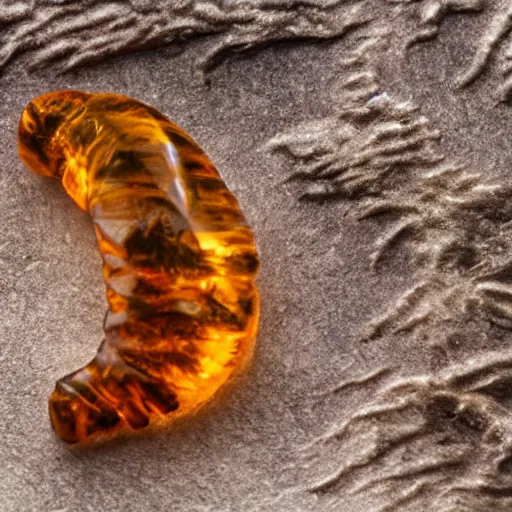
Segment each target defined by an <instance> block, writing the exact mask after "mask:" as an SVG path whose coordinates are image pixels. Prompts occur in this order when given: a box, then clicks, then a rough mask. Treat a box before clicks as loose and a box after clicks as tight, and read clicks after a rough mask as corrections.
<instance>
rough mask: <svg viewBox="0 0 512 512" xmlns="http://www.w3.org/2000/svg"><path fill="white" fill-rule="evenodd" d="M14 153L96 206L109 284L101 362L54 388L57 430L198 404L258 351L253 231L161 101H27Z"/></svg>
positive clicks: (75, 434) (70, 434)
mask: <svg viewBox="0 0 512 512" xmlns="http://www.w3.org/2000/svg"><path fill="white" fill-rule="evenodd" d="M19 153H20V157H21V159H22V160H23V161H24V162H25V164H26V165H27V166H28V167H29V168H30V169H31V170H33V171H34V172H36V173H38V174H41V175H44V176H51V177H54V178H58V179H59V180H61V181H62V184H63V186H64V188H65V190H66V191H67V193H68V194H69V195H70V196H71V197H72V198H73V199H74V201H75V202H76V203H77V204H78V205H79V206H80V207H81V208H82V209H84V210H86V211H88V212H89V213H90V215H91V217H92V220H93V222H94V227H95V230H96V235H97V239H98V245H99V249H100V252H101V255H102V258H103V274H104V278H105V283H106V286H107V300H108V305H109V308H108V311H107V314H106V316H105V322H104V330H105V339H104V341H103V342H102V344H101V346H100V348H99V350H98V353H97V355H96V357H95V358H94V359H93V360H92V361H91V362H90V363H89V364H87V365H86V366H84V367H83V368H81V369H80V370H78V371H76V372H74V373H72V374H70V375H68V376H66V377H64V378H62V379H61V380H59V381H58V382H57V384H56V387H55V391H54V392H53V394H52V395H51V397H50V416H51V422H52V425H53V428H54V429H55V431H56V433H57V435H58V436H59V437H60V438H62V439H63V440H65V441H67V442H69V443H76V442H80V441H83V440H85V439H87V438H89V436H94V435H97V434H101V433H109V432H115V431H117V430H120V429H121V428H123V427H131V428H132V429H140V428H142V427H145V426H146V425H148V424H149V423H150V422H151V421H153V420H155V419H157V418H164V417H165V418H166V417H168V416H175V415H177V414H186V413H190V412H191V411H193V410H194V409H196V408H197V407H199V406H200V405H201V404H203V403H204V402H205V401H206V400H208V399H209V398H210V397H211V396H212V395H213V394H214V393H215V392H216V391H217V390H218V389H219V387H220V386H221V385H222V384H223V383H224V382H225V381H226V380H227V379H228V378H229V377H230V376H231V375H232V373H233V372H234V371H235V370H237V369H240V368H242V367H243V366H244V365H245V363H246V362H247V361H248V360H249V358H250V355H251V353H252V350H253V345H254V341H255V336H256V331H257V324H258V313H259V303H258V292H257V289H256V285H255V282H254V279H255V276H256V273H257V269H258V255H257V252H256V248H255V245H254V239H253V234H252V232H251V230H250V229H249V227H248V226H247V225H246V222H245V219H244V217H243V215H242V213H241V211H240V208H239V206H238V202H237V200H236V199H235V197H234V196H233V195H232V194H231V192H230V191H229V190H228V189H227V187H226V185H225V184H224V182H223V181H222V179H221V178H220V176H219V174H218V172H217V171H216V169H215V167H214V166H213V165H212V163H211V162H210V160H209V159H208V157H207V156H206V155H205V153H204V152H203V151H202V150H201V148H200V147H199V146H198V145H197V144H196V143H195V142H194V141H193V140H192V138H191V137H190V136H189V135H188V134H187V133H185V132H184V131H183V130H182V129H181V128H179V127H178V126H177V125H175V124H174V123H172V122H171V121H169V120H168V119H167V118H166V117H164V116H163V115H162V114H160V113H159V112H158V111H156V110H155V109H153V108H151V107H149V106H147V105H145V104H142V103H140V102H138V101H136V100H134V99H131V98H128V97H125V96H121V95H114V94H89V93H84V92H80V91H58V92H52V93H48V94H45V95H43V96H40V97H37V98H35V99H34V100H33V101H31V102H30V104H29V105H28V106H27V107H26V108H25V110H24V111H23V114H22V116H21V119H20V124H19ZM171 413H173V414H172V415H171Z"/></svg>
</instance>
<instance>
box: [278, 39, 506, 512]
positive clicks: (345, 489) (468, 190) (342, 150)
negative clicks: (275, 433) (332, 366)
mask: <svg viewBox="0 0 512 512" xmlns="http://www.w3.org/2000/svg"><path fill="white" fill-rule="evenodd" d="M384 39H385V38H384ZM383 44H384V43H383V40H382V37H380V36H375V37H371V36H367V35H362V36H361V38H360V40H359V41H358V42H357V45H356V49H355V50H354V51H353V53H352V54H345V57H344V60H343V61H342V62H341V63H340V77H343V78H341V79H340V82H339V83H338V84H336V86H335V91H334V99H333V103H334V105H335V106H334V112H333V113H332V115H330V116H329V117H326V118H324V119H320V120H317V121H314V122H312V123H307V124H306V125H303V126H300V127H296V128H295V129H294V130H292V131H291V133H287V134H283V135H279V136H277V137H275V138H274V139H273V140H271V141H270V142H269V144H268V147H269V148H270V149H272V150H274V151H278V152H282V153H284V154H285V155H287V156H288V161H289V162H290V165H291V172H290V173H289V176H288V179H287V180H286V181H287V182H288V186H290V187H293V186H294V184H295V185H296V189H297V194H298V195H299V196H300V197H301V198H302V199H303V200H305V201H308V202H311V201H313V202H317V201H320V202H325V201H349V202H351V203H353V204H354V207H353V208H352V212H353V214H354V215H355V216H357V218H358V219H360V220H361V221H362V222H371V221H372V220H373V221H374V222H379V223H380V225H381V226H383V234H382V235H381V236H380V237H379V238H378V239H377V240H375V243H374V250H373V253H372V256H371V261H370V262H369V267H370V268H372V269H373V270H374V271H378V270H379V269H380V268H381V267H382V265H384V264H385V262H386V261H387V260H389V259H392V258H393V257H394V256H395V255H397V254H398V253H400V254H402V255H403V254H404V253H405V254H406V257H408V259H409V261H410V263H411V265H412V267H413V268H414V269H415V272H414V279H413V283H412V285H411V286H410V288H409V289H408V290H405V291H404V293H403V294H402V296H401V297H398V298H397V300H396V302H395V303H394V304H392V305H391V307H389V308H388V309H387V311H383V312H382V314H380V315H379V316H377V317H376V318H375V319H374V320H373V321H371V322H370V324H369V325H367V326H366V327H365V328H363V329H362V334H361V340H362V341H365V342H367V343H371V342H372V340H374V339H377V338H380V339H381V340H387V343H388V344H389V345H390V346H394V345H393V339H394V338H395V337H397V336H402V337H403V336H407V341H406V343H407V346H408V350H414V349H415V344H416V345H417V346H418V348H419V347H420V345H424V344H425V340H426V342H427V343H429V344H430V345H431V346H432V347H433V348H434V347H438V348H439V347H443V346H446V345H449V343H450V337H451V336H458V335H459V334H458V329H460V326H461V325H471V327H469V328H468V329H469V335H468V336H469V337H470V339H471V336H473V337H474V339H475V340H476V339H478V337H479V336H482V335H483V336H488V335H489V333H490V332H491V331H492V329H497V330H501V329H511V328H512V259H511V254H512V205H511V204H510V199H509V198H510V196H511V193H512V188H511V186H509V185H507V184H504V183H502V182H499V181H493V180H492V179H487V178H486V177H485V173H483V172H479V170H473V169H471V167H470V165H468V164H467V163H465V162H462V161H461V162H458V161H456V160H453V159H448V158H445V157H444V156H443V154H442V153H441V148H440V143H439V140H438V139H439V133H438V132H437V131H436V130H435V129H434V128H433V127H432V126H431V124H430V122H429V121H428V119H426V118H425V117H424V116H422V115H421V113H420V112H419V111H418V109H417V108H416V107H415V106H414V104H413V103H412V102H409V101H406V102H403V101H400V100H398V99H395V98H393V97H392V95H391V94H390V93H386V92H383V91H382V90H381V89H380V86H379V82H378V77H377V76H376V74H375V72H374V71H373V69H372V62H375V52H379V51H381V48H382V45H383ZM491 325H494V327H492V328H491ZM504 332H506V331H504ZM364 350H365V346H364V345H363V346H361V351H364ZM476 351H478V349H476V348H475V352H476ZM470 352H471V350H470ZM510 357H511V355H510V353H509V352H508V351H503V352H502V353H494V354H490V353H488V352H487V353H485V352H484V353H483V354H482V355H481V356H480V359H478V360H467V361H466V362H465V363H463V364H460V363H457V364H452V365H451V366H447V367H446V368H445V369H444V370H443V371H439V370H436V373H434V374H432V373H431V372H430V369H428V368H427V369H424V371H421V373H420V375H419V376H407V377H400V376H399V374H398V371H391V370H390V369H389V368H383V369H377V370H375V369H373V370H370V371H369V373H368V375H362V376H361V375H359V376H358V377H353V378H351V379H349V381H348V382H349V383H350V386H348V387H349V388H350V391H351V392H352V391H353V389H354V386H356V387H360V388H361V389H363V390H365V391H366V392H367V395H366V396H367V397H369V398H367V402H366V403H365V404H364V405H363V406H360V407H359V408H356V409H355V410H352V411H350V408H349V409H346V408H345V409H344V410H343V411H342V412H340V424H336V425H335V426H334V427H333V429H332V431H331V432H328V433H327V434H325V435H321V436H320V437H319V438H318V439H316V440H314V441H313V442H312V443H311V444H310V445H308V446H306V447H305V452H306V454H308V458H311V459H315V457H318V458H320V459H321V463H320V466H321V467H322V468H323V471H325V467H326V464H327V463H328V462H332V461H333V460H334V461H336V462H337V466H338V467H337V468H335V469H332V470H331V472H329V471H328V472H327V474H325V475H324V476H320V477H318V480H317V481H316V483H313V484H312V485H311V486H310V489H309V490H310V491H311V492H313V493H315V494H317V495H318V496H319V498H320V499H326V500H327V498H326V497H330V498H331V501H326V502H325V503H326V505H325V506H326V507H327V506H328V505H327V504H328V503H329V504H332V498H333V497H334V499H339V497H340V496H343V503H344V504H345V506H346V507H348V508H347V510H348V509H350V508H349V507H350V505H349V503H351V501H350V499H351V498H348V497H347V496H349V495H350V496H352V497H354V499H356V498H357V496H363V501H364V502H365V503H366V504H367V509H368V510H372V511H379V512H384V511H401V510H422V511H423V510H429V511H430V510H431V511H435V512H455V511H457V512H459V511H466V510H467V511H476V510H478V511H480V510H481V511H484V510H485V511H488V510H510V509H511V507H512V476H511V473H512V463H510V460H512V458H511V456H510V453H512V452H510V448H511V447H510V442H511V441H512V427H511V426H510V425H511V424H510V407H511V406H512V403H509V401H510V400H509V398H508V396H509V392H508V389H509V386H510V383H511V382H512V381H511V380H510V379H511V378H512V372H511V370H512V365H511V362H510V361H511V359H510ZM382 376H384V377H385V378H382V379H381V377H382ZM376 377H378V378H376ZM376 384H377V387H376V388H375V385H376ZM346 388H347V386H345V385H341V386H338V387H336V388H334V389H333V390H331V391H332V393H333V394H334V393H336V394H339V393H343V392H344V391H345V390H346ZM372 390H373V391H372ZM347 391H348V389H347ZM370 391H371V392H370ZM356 403H361V402H360V401H356ZM363 403H364V400H363ZM309 465H310V464H309V463H308V464H307V466H309ZM432 496H434V497H435V499H434V500H433V498H432ZM335 503H336V502H335ZM337 503H338V504H339V501H338V502H337ZM357 503H361V501H357ZM372 503H373V504H374V508H371V507H372V506H373V505H372ZM333 510H334V509H333Z"/></svg>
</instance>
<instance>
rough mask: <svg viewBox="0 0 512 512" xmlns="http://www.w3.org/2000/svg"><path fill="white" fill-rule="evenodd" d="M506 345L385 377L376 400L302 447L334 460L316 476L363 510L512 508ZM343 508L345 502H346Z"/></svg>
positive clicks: (510, 381) (324, 489) (317, 487)
mask: <svg viewBox="0 0 512 512" xmlns="http://www.w3.org/2000/svg"><path fill="white" fill-rule="evenodd" d="M511 385H512V353H510V352H507V353H505V352H500V353H497V354H492V353H488V354H486V355H485V356H484V357H481V358H478V359H470V360H467V361H464V362H463V363H461V364H459V365H457V366H453V367H450V368H447V369H446V370H445V371H443V372H440V373H439V374H437V375H432V376H428V377H427V376H425V377H410V378H404V379H395V380H394V381H392V382H389V381H388V382H386V383H383V384H382V385H381V386H380V389H379V390H378V393H377V396H376V398H375V400H374V401H372V402H371V403H369V404H368V405H367V406H365V407H362V408H360V409H359V410H357V411H356V412H354V413H352V414H350V415H349V416H348V418H347V419H346V420H345V421H344V422H343V423H341V424H340V425H337V426H336V428H335V429H333V431H331V432H327V433H326V434H325V435H323V436H322V437H320V438H318V439H317V440H315V441H314V442H313V443H312V444H311V445H309V446H307V447H306V452H309V456H310V457H314V456H315V455H318V453H319V452H320V453H324V454H325V453H329V454H330V456H331V457H336V458H337V460H339V461H340V466H339V468H337V469H336V470H335V471H333V472H332V473H331V474H329V475H327V476H326V477H325V478H323V479H320V480H318V481H317V482H316V483H314V484H313V485H312V486H311V487H310V489H309V491H310V492H314V493H317V494H319V495H324V494H328V493H331V492H335V493H340V495H342V496H344V497H345V500H346V501H345V503H350V497H351V496H354V495H358V494H362V493H364V496H365V499H367V501H368V503H372V502H375V503H378V505H376V506H375V507H374V508H368V510H372V511H374V510H375V511H379V512H385V511H386V512H396V511H402V510H421V511H425V512H427V511H431V512H455V511H457V512H461V511H472V512H473V511H482V512H483V511H490V510H511V508H512V423H511V422H510V407H511V406H512V403H511V397H510V393H509V389H510V386H511ZM347 510H349V508H347Z"/></svg>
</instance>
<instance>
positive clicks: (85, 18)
mask: <svg viewBox="0 0 512 512" xmlns="http://www.w3.org/2000/svg"><path fill="white" fill-rule="evenodd" d="M362 4H364V2H363V1H362V0H296V1H295V0H291V1H284V0H282V1H281V0H277V1H271V2H269V1H257V0H256V1H249V0H247V1H233V2H224V1H218V0H202V1H192V0H176V1H174V0H173V1H160V2H158V1H154V2H153V1H147V0H130V1H126V2H119V1H104V0H83V1H82V0H80V1H71V2H61V1H58V0H54V1H51V0H50V1H49V0H30V1H28V0H26V1H16V2H14V3H12V4H11V3H10V2H8V3H7V5H2V6H0V25H2V31H1V33H0V69H2V68H4V67H5V66H6V65H7V64H8V63H9V62H10V61H11V60H13V59H14V58H16V57H18V56H21V55H22V54H27V56H28V63H29V67H30V68H32V69H34V68H39V67H44V66H48V65H53V66H54V67H55V68H56V69H58V70H60V71H67V70H70V69H73V68H77V67H79V66H82V65H85V64H90V63H92V62H96V61H99V60H102V59H105V58H107V57H111V56H113V55H118V54H121V53H127V52H133V51H138V50H145V49H149V48H158V47H163V46H170V45H175V48H176V50H177V51H180V50H182V49H183V46H179V43H180V42H182V41H184V40H187V39H190V38H192V37H194V36H201V35H210V36H216V39H215V40H213V41H212V45H211V48H210V49H209V50H208V52H207V53H206V55H205V56H204V57H203V58H202V60H201V62H199V63H198V67H199V69H201V70H203V71H205V70H207V69H209V68H210V67H212V66H214V65H215V64H216V63H218V61H219V60H220V59H222V58H223V57H224V56H225V54H227V53H230V52H240V51H247V50H249V49H253V48H256V47H261V46H265V45H268V44H270V43H273V42H277V41H286V40H300V39H312V40H315V39H316V40H324V39H335V38H338V37H342V36H343V35H345V34H346V33H347V32H348V31H349V30H350V29H352V28H354V27H357V26H360V25H361V24H364V23H365V14H364V12H363V10H362V9H361V6H362Z"/></svg>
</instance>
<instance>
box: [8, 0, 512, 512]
mask: <svg viewBox="0 0 512 512" xmlns="http://www.w3.org/2000/svg"><path fill="white" fill-rule="evenodd" d="M0 68H1V72H2V74H1V75H0V99H1V102H0V134H1V136H2V141H3V143H2V144H1V145H0V159H1V162H2V167H3V169H2V172H1V173H0V218H1V219H2V231H1V234H0V269H1V272H0V311H1V312H2V320H1V323H0V325H1V329H0V342H1V343H0V364H1V366H0V388H1V389H2V394H1V398H0V417H1V418H2V420H1V421H0V436H1V437H0V439H1V442H0V459H1V460H2V462H3V463H2V465H1V467H0V511H1V512H11V511H12V512H14V511H16V512H17V511H27V512H32V511H34V512H41V511H42V512H67V511H97V510H108V511H113V512H117V511H119V512H121V511H122V512H131V511H133V512H141V511H144V512H145V511H155V512H158V511H162V512H163V511H169V510H172V511H173V512H182V511H183V512H185V511H186V512H189V511H190V512H206V511H210V512H228V511H233V512H241V511H243V512H260V511H265V512H266V511H269V512H291V511H294V512H295V511H297V512H303V511H315V512H316V511H318V512H331V511H332V512H359V511H364V512H401V511H404V512H406V511H414V512H419V511H421V512H466V511H468V512H480V511H481V512H488V511H512V422H511V413H512V391H511V389H512V345H511V342H512V332H511V330H512V203H511V200H510V197H511V196H512V178H511V175H510V168H511V165H512V146H511V144H510V143H509V138H510V129H511V127H512V111H511V106H512V103H511V102H512V2H511V1H510V0H503V1H498V0H495V1H491V0H416V1H415V0H290V1H285V0H261V1H257V0H254V1H252V2H250V1H248V0H245V1H240V0H233V1H230V2H228V1H221V0H217V1H213V0H211V1H206V0H203V1H197V2H193V1H191V0H177V1H170V0H159V1H157V0H154V1H149V0H148V1H146V0H131V1H126V2H121V1H118V2H115V1H100V0H82V1H73V0H71V1H62V0H32V1H28V0H27V1H23V0H20V1H3V2H0ZM60 88H77V89H84V90H90V91H109V92H116V93H123V94H127V95H130V96H133V97H136V98H138V99H140V100H142V101H144V102H147V103H150V104H152V105H153V106H155V107H156V108H158V109H159V110H161V111H162V112H164V113H166V114H167V115H168V116H169V117H170V118H171V119H172V120H174V121H175V122H177V123H178V124H180V125H181V126H183V128H185V129H186V130H187V131H189V132H190V133H191V134H192V135H193V137H194V138H195V139H196V140H197V141H198V142H199V144H200V145H201V146H202V147H203V148H205V150H206V151H207V153H208V154H209V156H210V157H211V159H212V161H213V162H214V163H215V164H216V166H217V167H218V168H219V170H220V171H221V173H222V175H223V177H224V179H225V181H226V183H227V184H228V185H229V187H230V188H231V190H232V191H233V192H234V193H235V194H236V195H237V197H238V198H239V200H240V203H241V206H242V208H243V209H244V212H245V214H246V216H247V218H248V220H249V222H250V224H251V225H252V227H253V228H254V231H255V233H256V237H257V242H258V247H259V250H260V255H261V261H262V268H261V273H260V277H259V279H258V282H259V286H260V289H261V297H262V318H261V324H260V334H259V338H258V340H259V341H258V347H257V350H256V355H255V358H254V361H253V363H252V365H251V367H250V369H249V370H248V371H247V372H245V373H244V375H242V376H241V377H240V378H239V379H238V381H237V382H236V383H234V384H233V385H232V386H230V387H229V389H226V390H225V391H224V392H223V393H221V395H220V396H219V397H218V398H216V399H214V400H213V401H212V402H211V403H210V404H208V405H207V407H206V408H205V409H203V410H202V411H200V412H199V413H198V414H197V415H196V416H194V417H193V418H187V419H184V420H180V421H178V422H175V423H174V424H171V425H169V427H168V428H165V429H163V430H156V431H151V432H147V433H143V434H142V435H137V436H127V437H122V438H118V439H116V440H114V441H112V442H109V443H103V444H101V445H97V446H93V447H89V448H87V449H73V450H70V449H68V448H67V447H65V446H64V445H62V444H61V443H60V442H58V440H57V439H56V438H55V436H54V434H53V432H52V431H51V428H50V425H49V421H48V417H47V397H48V395H49V393H50V392H51V390H52V389H53V386H54V383H55V381H56V380H57V379H58V378H60V377H62V376H63V375H65V374H66V373H69V372H71V371H72V370H74V369H76V368H78V367H80V366H82V365H83V364H84V363H85V362H87V361H88V360H89V359H91V358H92V357H93V355H94V354H95V352H96V349H97V346H98V344H99V342H100V340H101V338H102V319H103V314H104V311H105V309H106V304H105V299H104V285H103V281H102V276H101V261H100V258H99V255H98V253H97V249H96V245H95V238H94V233H93V230H92V226H91V223H90V219H89V218H88V216H87V215H86V214H85V213H83V212H81V211H80V210H79V209H78V208H77V207H76V206H75V205H74V204H73V203H72V201H71V200H70V199H69V198H68V197H67V196H66V194H65V193H64V192H63V190H62V189H61V187H60V185H59V184H58V183H53V182H49V181H47V180H44V179H40V178H38V177H36V176H35V175H32V174H31V173H30V172H29V171H28V170H27V169H25V168H24V167H23V165H22V164H21V162H20V161H19V160H18V157H17V149H16V128H17V123H18V117H19V115H20V113H21V111H22V109H23V107H24V106H25V105H26V103H27V102H28V101H29V100H30V99H31V98H32V97H33V96H35V95H37V94H40V93H43V92H45V91H48V90H54V89H60Z"/></svg>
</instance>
